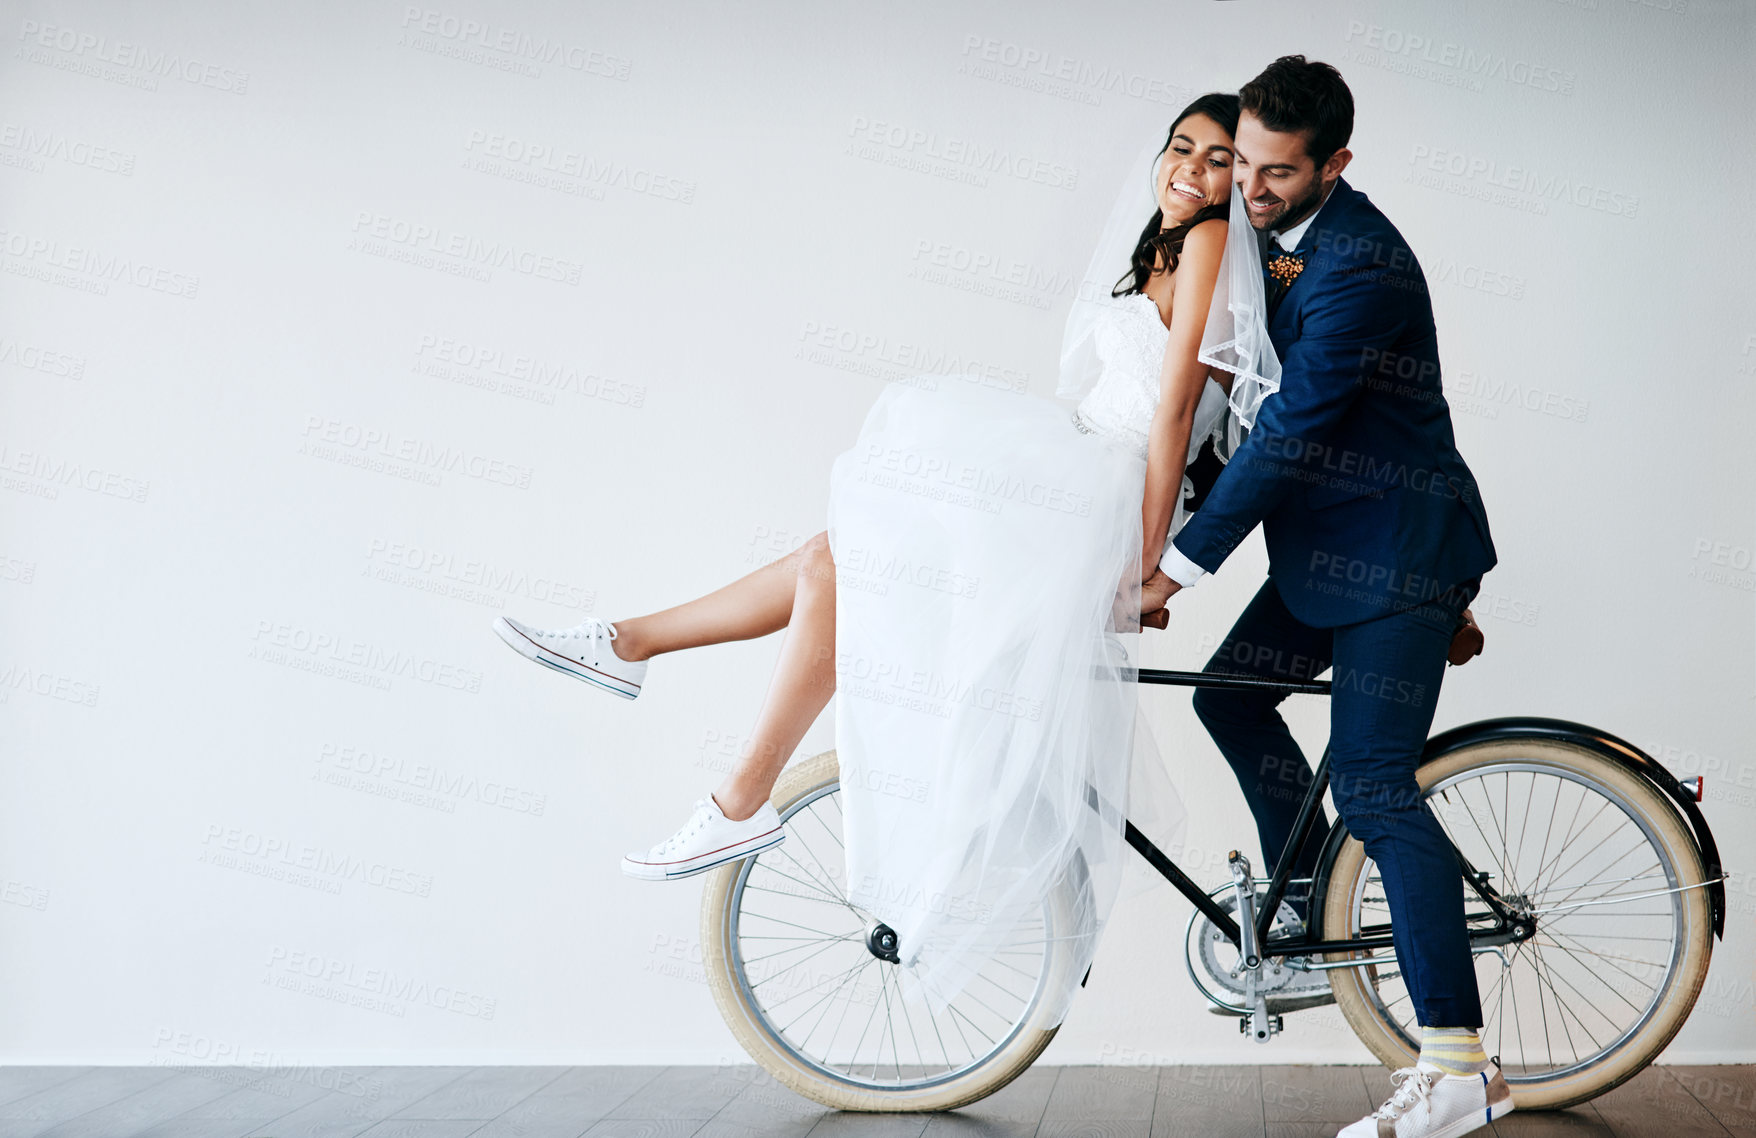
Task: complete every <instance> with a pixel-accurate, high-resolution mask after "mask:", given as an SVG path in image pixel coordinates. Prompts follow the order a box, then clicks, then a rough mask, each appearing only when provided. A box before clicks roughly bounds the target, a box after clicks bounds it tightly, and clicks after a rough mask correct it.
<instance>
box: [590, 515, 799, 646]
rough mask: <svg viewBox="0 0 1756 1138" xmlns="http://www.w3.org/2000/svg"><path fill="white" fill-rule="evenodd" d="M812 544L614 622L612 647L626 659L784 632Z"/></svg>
mask: <svg viewBox="0 0 1756 1138" xmlns="http://www.w3.org/2000/svg"><path fill="white" fill-rule="evenodd" d="M819 536H820V537H821V535H819ZM810 544H811V543H809V542H807V543H806V544H805V545H802V546H800V547H799V548H798V549H795V550H793V551H792V552H791V553H789V554H787V555H786V556H785V557H782V558H780V559H779V560H778V561H774V562H771V563H770V564H768V565H764V566H763V567H762V568H760V569H758V570H756V571H755V572H753V573H746V574H745V575H744V576H742V577H739V578H738V579H737V580H736V581H733V582H732V583H731V584H729V585H726V586H724V587H722V588H719V589H715V590H714V591H713V592H711V593H708V594H707V595H706V596H703V597H697V598H695V599H694V600H692V601H685V602H684V603H683V604H680V605H676V606H674V607H672V608H668V609H664V610H663V611H661V612H655V613H651V614H648V615H647V616H635V617H629V618H627V619H625V620H617V621H612V622H611V623H613V624H614V625H615V626H616V639H615V640H613V641H612V642H611V647H613V648H614V649H615V651H616V655H618V656H620V657H622V659H624V660H646V659H649V658H651V657H653V656H657V655H659V654H660V653H661V652H675V651H677V650H678V649H680V648H699V647H700V646H702V645H703V644H724V643H725V642H726V641H728V640H751V639H754V638H756V637H758V636H767V635H768V634H769V633H771V632H778V631H780V630H781V629H783V628H785V627H786V626H787V620H788V618H790V617H791V615H792V611H793V597H794V595H795V593H796V592H797V585H796V582H795V579H796V578H797V577H798V575H799V574H800V572H801V571H802V566H803V565H804V563H805V560H806V550H807V549H809V548H810ZM827 548H828V547H827V545H826V546H825V550H826V551H827Z"/></svg>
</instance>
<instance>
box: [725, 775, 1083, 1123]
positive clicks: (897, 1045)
mask: <svg viewBox="0 0 1756 1138" xmlns="http://www.w3.org/2000/svg"><path fill="white" fill-rule="evenodd" d="M770 801H772V802H773V804H774V807H775V809H776V810H777V811H779V812H780V817H781V822H782V825H783V826H784V827H785V829H786V835H787V837H786V841H784V842H782V843H781V844H780V845H779V846H776V847H774V848H773V849H771V850H768V851H765V852H763V853H761V854H759V855H757V856H756V857H752V858H746V859H745V860H743V861H739V862H734V863H732V864H730V865H727V866H723V867H721V868H720V869H717V870H715V871H714V872H713V873H712V874H711V875H710V876H709V877H708V881H707V888H706V889H705V891H704V892H703V895H702V904H701V943H702V959H703V962H704V963H705V965H706V970H707V980H708V985H709V987H710V988H711V989H712V991H713V997H714V1002H715V1003H717V1004H718V1005H719V1010H720V1014H721V1015H722V1016H724V1017H725V1021H726V1024H727V1026H729V1027H730V1028H731V1030H732V1034H733V1035H734V1036H736V1037H737V1040H738V1042H739V1044H740V1045H742V1046H743V1048H744V1050H746V1051H748V1052H749V1053H750V1056H751V1058H753V1059H755V1060H756V1062H757V1063H758V1064H759V1065H760V1066H762V1067H763V1069H765V1070H766V1071H768V1073H769V1074H771V1075H773V1076H774V1077H775V1079H777V1080H778V1081H779V1082H781V1083H782V1084H784V1085H785V1086H787V1087H790V1088H791V1089H792V1090H794V1091H797V1092H798V1093H799V1094H802V1095H804V1096H805V1097H806V1098H810V1099H814V1100H815V1101H817V1102H820V1103H823V1104H824V1105H825V1106H830V1107H834V1108H836V1109H838V1110H860V1111H930V1110H950V1109H951V1108H953V1107H957V1106H962V1105H964V1104H966V1103H970V1102H974V1101H975V1100H977V1099H980V1098H984V1097H986V1096H987V1095H991V1094H993V1093H994V1092H995V1091H997V1090H999V1089H1000V1088H1001V1087H1003V1086H1005V1085H1006V1084H1007V1083H1010V1082H1011V1081H1012V1080H1013V1079H1015V1078H1017V1077H1018V1076H1019V1075H1020V1074H1022V1073H1023V1072H1024V1070H1025V1069H1026V1068H1027V1067H1029V1066H1030V1065H1031V1063H1032V1062H1033V1061H1035V1059H1036V1057H1037V1056H1038V1055H1040V1054H1041V1053H1042V1050H1043V1048H1044V1047H1047V1046H1048V1044H1049V1041H1050V1040H1051V1039H1053V1038H1054V1035H1055V1031H1056V1030H1057V1028H1058V1026H1059V1024H1058V1023H1050V1022H1048V1021H1047V1016H1046V1014H1045V1012H1046V1009H1045V1007H1044V1002H1043V999H1042V994H1043V993H1044V992H1046V991H1050V990H1052V989H1051V987H1050V985H1051V984H1058V983H1059V982H1060V981H1061V980H1063V979H1064V978H1065V976H1066V973H1067V972H1068V970H1069V969H1070V968H1071V967H1072V966H1073V965H1072V961H1071V953H1070V952H1069V951H1068V950H1067V948H1066V947H1065V937H1066V935H1067V934H1068V932H1069V930H1070V929H1071V928H1072V926H1073V922H1074V917H1073V914H1074V913H1076V912H1077V911H1078V910H1077V908H1076V905H1075V902H1076V901H1077V898H1078V896H1079V884H1078V883H1077V882H1076V881H1072V880H1067V879H1064V880H1063V882H1062V885H1061V887H1060V888H1058V889H1056V890H1054V891H1052V892H1051V895H1050V896H1049V897H1048V898H1046V899H1045V900H1044V903H1043V906H1042V911H1041V914H1040V917H1039V918H1037V919H1035V920H1033V921H1030V922H1027V923H1026V924H1025V925H1024V926H1023V927H1021V928H1020V930H1019V931H1018V933H1017V934H1016V935H1015V936H1013V937H1012V938H1011V940H1010V941H1009V942H1008V943H1007V944H1006V945H1005V946H1004V948H1003V949H1002V950H1001V951H1000V952H999V953H998V954H997V955H996V956H995V957H994V959H992V960H991V961H989V962H988V963H987V964H986V966H984V967H983V968H982V969H981V971H980V973H979V974H978V975H977V976H976V977H975V979H973V980H972V981H971V982H970V983H969V985H968V986H967V987H966V988H965V989H964V991H963V992H962V993H960V994H959V995H958V997H957V998H956V999H955V1000H953V1001H952V1003H951V1004H950V1005H949V1006H948V1007H947V1008H946V1009H944V1010H943V1011H940V1012H937V1013H935V1011H934V1010H933V1009H932V1008H931V1007H930V1006H929V1005H928V1003H927V1001H926V999H925V996H924V994H923V993H922V992H921V990H920V988H919V985H918V984H917V983H916V981H915V980H914V978H913V977H912V975H911V974H910V973H908V972H907V971H905V970H904V969H902V968H901V967H899V966H898V965H897V964H896V963H894V962H893V961H892V960H889V959H886V958H885V956H884V955H883V953H884V951H885V946H884V945H883V944H882V943H881V936H882V931H883V930H881V929H879V928H878V922H877V921H876V919H875V918H874V917H873V916H872V915H871V914H869V913H866V912H865V911H863V910H861V909H860V908H858V907H857V906H855V905H853V904H852V903H851V902H849V901H848V899H847V891H846V885H847V882H846V873H845V869H844V866H845V862H844V859H843V856H842V826H841V805H840V772H839V767H838V765H837V762H836V756H835V752H834V751H826V752H824V753H823V754H820V755H816V756H814V757H812V758H810V759H806V760H805V761H803V762H801V763H799V764H798V765H797V766H795V767H793V768H790V769H789V770H788V771H787V772H786V773H785V774H784V775H782V777H781V779H780V781H779V782H778V783H777V784H776V785H775V789H774V794H773V796H772V797H771V799H770ZM875 934H876V935H875Z"/></svg>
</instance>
